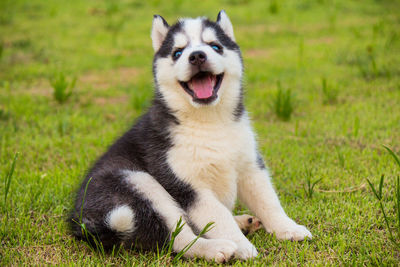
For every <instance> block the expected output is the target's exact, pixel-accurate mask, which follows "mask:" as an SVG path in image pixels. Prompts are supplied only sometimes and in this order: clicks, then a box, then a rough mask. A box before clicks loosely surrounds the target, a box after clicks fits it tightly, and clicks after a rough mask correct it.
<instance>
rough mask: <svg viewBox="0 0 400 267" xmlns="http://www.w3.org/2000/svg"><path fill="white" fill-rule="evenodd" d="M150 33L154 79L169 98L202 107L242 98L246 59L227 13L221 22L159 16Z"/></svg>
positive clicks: (220, 15)
mask: <svg viewBox="0 0 400 267" xmlns="http://www.w3.org/2000/svg"><path fill="white" fill-rule="evenodd" d="M151 37H152V40H153V48H154V51H155V56H154V62H153V71H154V78H155V81H156V84H157V86H158V89H159V91H160V92H161V94H162V95H163V97H164V98H165V99H166V100H167V102H170V103H171V102H172V103H174V105H176V103H180V102H182V101H184V102H185V103H186V104H187V103H189V104H190V105H191V106H194V107H196V108H201V107H204V106H215V105H218V103H219V102H220V99H221V98H223V99H224V98H227V99H231V100H235V101H236V100H237V101H239V98H240V94H241V92H240V90H241V78H242V70H243V67H242V59H241V54H240V50H239V46H238V45H237V44H236V43H235V37H234V33H233V28H232V24H231V22H230V20H229V18H228V16H227V15H226V13H225V12H224V11H221V12H220V13H219V14H218V18H217V21H216V22H213V21H210V20H208V19H206V18H203V17H200V18H195V19H191V18H185V19H181V20H179V21H178V22H177V23H176V24H174V25H172V26H169V25H168V23H167V22H166V21H165V20H164V19H163V18H162V17H161V16H158V15H156V16H154V19H153V27H152V32H151ZM235 101H228V102H235ZM232 104H233V103H232Z"/></svg>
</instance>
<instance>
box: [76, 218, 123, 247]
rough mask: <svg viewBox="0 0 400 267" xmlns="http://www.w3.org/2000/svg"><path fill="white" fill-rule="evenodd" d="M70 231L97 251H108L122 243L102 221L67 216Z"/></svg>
mask: <svg viewBox="0 0 400 267" xmlns="http://www.w3.org/2000/svg"><path fill="white" fill-rule="evenodd" d="M68 224H69V228H70V231H71V233H72V234H73V235H74V236H75V237H76V238H77V239H78V240H83V241H86V242H87V243H88V244H89V245H90V246H91V247H92V248H94V249H96V250H99V251H109V250H111V249H112V248H113V247H118V246H120V245H121V244H122V240H121V239H120V238H119V237H118V234H117V233H116V232H115V231H113V230H112V229H110V228H109V227H108V226H107V225H106V224H105V223H104V222H102V221H100V222H93V221H90V220H88V219H86V218H81V219H79V218H78V217H77V216H73V215H71V216H70V217H69V218H68Z"/></svg>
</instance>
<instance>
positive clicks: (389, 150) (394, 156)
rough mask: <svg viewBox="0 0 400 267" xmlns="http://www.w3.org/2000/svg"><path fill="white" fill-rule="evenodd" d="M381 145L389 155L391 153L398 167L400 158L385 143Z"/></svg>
mask: <svg viewBox="0 0 400 267" xmlns="http://www.w3.org/2000/svg"><path fill="white" fill-rule="evenodd" d="M383 147H384V148H386V150H387V151H388V152H389V154H390V155H392V157H393V159H394V160H395V161H396V162H397V165H399V167H400V159H399V157H398V156H397V155H396V154H395V153H394V152H393V150H391V149H390V148H389V147H387V146H385V145H384V146H383Z"/></svg>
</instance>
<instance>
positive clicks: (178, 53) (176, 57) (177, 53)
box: [174, 50, 182, 59]
mask: <svg viewBox="0 0 400 267" xmlns="http://www.w3.org/2000/svg"><path fill="white" fill-rule="evenodd" d="M180 56H182V50H177V51H175V53H174V58H175V59H178V58H179V57H180Z"/></svg>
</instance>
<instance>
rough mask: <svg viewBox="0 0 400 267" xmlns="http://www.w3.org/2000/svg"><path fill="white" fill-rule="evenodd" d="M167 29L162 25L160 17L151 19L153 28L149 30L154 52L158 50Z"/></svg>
mask: <svg viewBox="0 0 400 267" xmlns="http://www.w3.org/2000/svg"><path fill="white" fill-rule="evenodd" d="M167 33H168V27H166V26H165V25H164V22H163V20H162V18H161V17H160V16H155V17H154V19H153V26H152V29H151V39H152V41H153V49H154V51H155V52H157V51H158V49H160V47H161V45H162V42H163V41H164V39H165V36H167Z"/></svg>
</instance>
